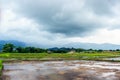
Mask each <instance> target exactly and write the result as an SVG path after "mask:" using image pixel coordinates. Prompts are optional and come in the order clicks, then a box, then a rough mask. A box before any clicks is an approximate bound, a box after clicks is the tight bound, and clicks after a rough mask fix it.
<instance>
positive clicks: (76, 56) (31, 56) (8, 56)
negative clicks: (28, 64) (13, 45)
mask: <svg viewBox="0 0 120 80" xmlns="http://www.w3.org/2000/svg"><path fill="white" fill-rule="evenodd" d="M112 57H120V53H106V52H104V53H101V54H100V53H84V52H83V53H72V54H71V53H66V54H63V53H51V54H48V53H37V54H35V53H1V54H0V58H1V59H2V60H4V61H13V60H14V61H15V60H104V58H112Z"/></svg>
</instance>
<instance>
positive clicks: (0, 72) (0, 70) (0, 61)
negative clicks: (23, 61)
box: [0, 60, 3, 76]
mask: <svg viewBox="0 0 120 80" xmlns="http://www.w3.org/2000/svg"><path fill="white" fill-rule="evenodd" d="M2 69H3V64H2V60H0V76H1V74H2Z"/></svg>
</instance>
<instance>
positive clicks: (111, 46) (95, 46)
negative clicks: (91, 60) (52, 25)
mask: <svg viewBox="0 0 120 80" xmlns="http://www.w3.org/2000/svg"><path fill="white" fill-rule="evenodd" d="M6 43H12V44H14V45H15V46H22V47H25V46H31V45H32V46H33V45H34V47H41V48H42V47H43V45H35V44H30V43H25V42H21V41H16V40H0V50H1V49H2V47H3V45H4V44H6ZM45 47H46V48H52V47H67V48H72V47H74V48H84V49H103V50H109V49H112V50H113V49H120V45H116V44H108V43H104V44H96V43H80V42H74V43H67V44H60V45H44V47H43V48H45Z"/></svg>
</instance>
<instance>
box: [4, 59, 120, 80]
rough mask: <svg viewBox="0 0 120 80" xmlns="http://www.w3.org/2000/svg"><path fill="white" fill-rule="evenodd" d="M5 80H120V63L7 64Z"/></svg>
mask: <svg viewBox="0 0 120 80" xmlns="http://www.w3.org/2000/svg"><path fill="white" fill-rule="evenodd" d="M3 80H120V63H119V62H114V63H113V62H100V61H79V60H78V61H77V60H75V61H46V62H38V61H22V62H19V63H5V64H4V71H3Z"/></svg>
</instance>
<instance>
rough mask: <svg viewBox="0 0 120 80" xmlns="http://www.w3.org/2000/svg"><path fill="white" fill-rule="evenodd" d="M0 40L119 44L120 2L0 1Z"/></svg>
mask: <svg viewBox="0 0 120 80" xmlns="http://www.w3.org/2000/svg"><path fill="white" fill-rule="evenodd" d="M0 9H1V10H0V40H19V41H24V42H28V43H34V44H43V45H44V44H45V45H51V44H54V45H58V44H63V43H72V42H84V43H99V44H101V43H112V44H120V0H1V2H0Z"/></svg>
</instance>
